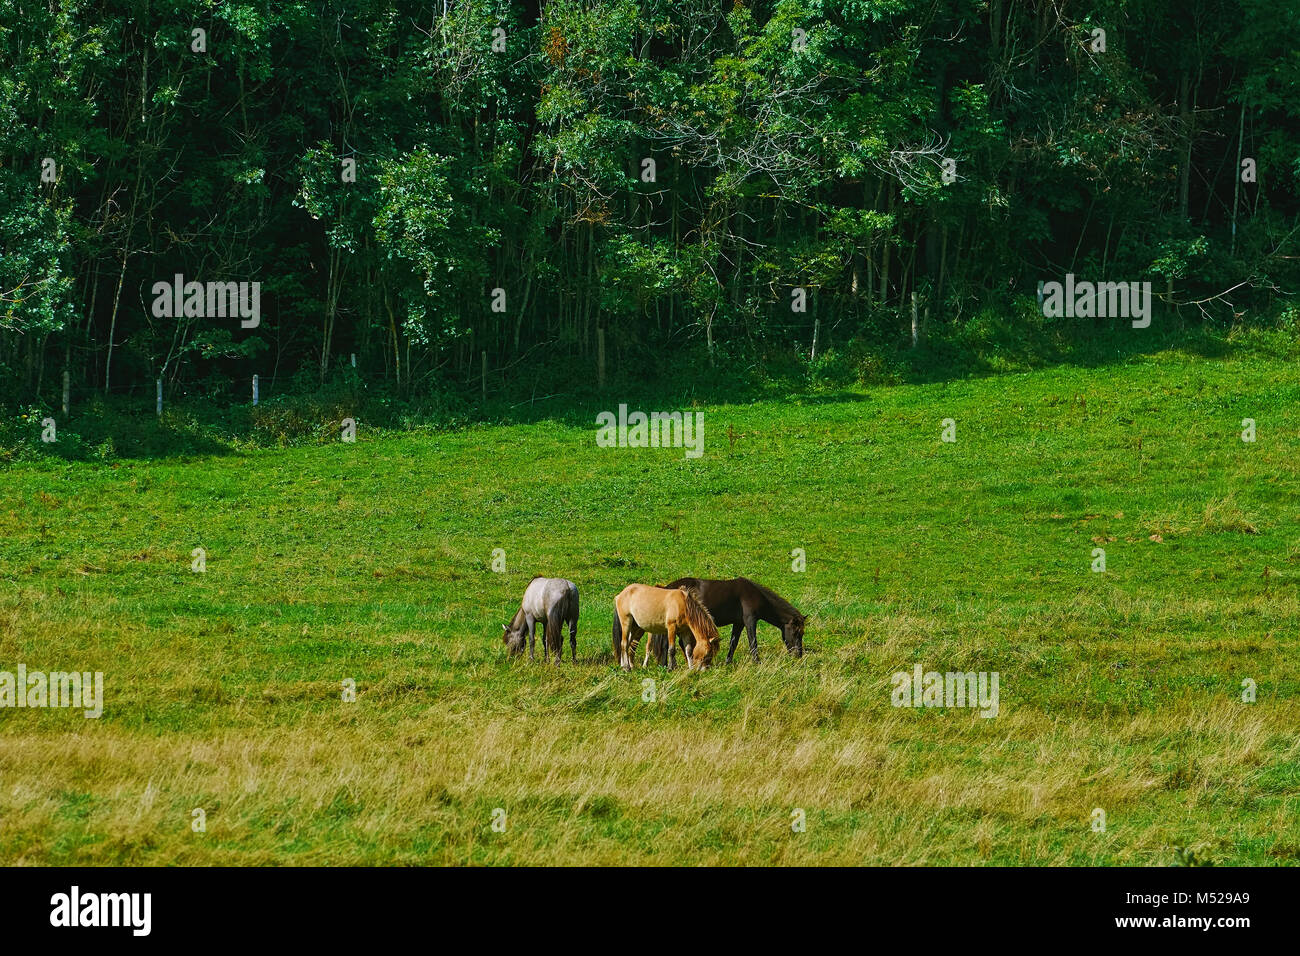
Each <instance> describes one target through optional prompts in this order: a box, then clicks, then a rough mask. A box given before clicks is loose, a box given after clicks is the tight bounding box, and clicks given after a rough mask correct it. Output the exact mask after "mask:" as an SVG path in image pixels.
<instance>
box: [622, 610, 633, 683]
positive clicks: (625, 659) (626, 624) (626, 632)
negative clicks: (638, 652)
mask: <svg viewBox="0 0 1300 956" xmlns="http://www.w3.org/2000/svg"><path fill="white" fill-rule="evenodd" d="M618 619H619V623H620V624H621V625H622V626H623V640H622V643H621V644H620V646H619V649H618V650H619V653H618V666H619V667H621V668H623V670H625V671H630V670H631V669H632V654H631V652H630V650H629V649H630V648H631V647H633V646H634V645H633V643H632V628H633V627H635V626H636V625H635V624H633V623H632V615H631V614H620V615H619V616H618Z"/></svg>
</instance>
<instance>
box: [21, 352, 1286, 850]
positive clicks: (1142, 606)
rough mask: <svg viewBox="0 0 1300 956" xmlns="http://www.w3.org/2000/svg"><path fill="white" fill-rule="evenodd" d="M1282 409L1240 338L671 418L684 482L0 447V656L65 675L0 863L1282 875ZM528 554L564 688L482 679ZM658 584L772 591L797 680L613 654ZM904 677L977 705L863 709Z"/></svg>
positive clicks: (634, 471) (597, 464)
mask: <svg viewBox="0 0 1300 956" xmlns="http://www.w3.org/2000/svg"><path fill="white" fill-rule="evenodd" d="M618 401H619V399H618V398H617V397H613V398H611V400H610V402H609V403H608V404H607V405H605V406H604V407H607V408H616V407H617V403H618ZM634 407H636V406H634ZM652 407H656V406H649V407H647V408H646V410H650V408H652ZM657 407H661V408H664V409H665V410H667V409H671V408H673V407H680V406H673V405H664V406H657ZM1297 409H1300V374H1297V371H1296V366H1295V362H1294V358H1293V357H1292V356H1289V355H1287V354H1277V353H1270V352H1269V351H1268V350H1265V349H1259V348H1244V347H1243V348H1230V349H1228V350H1226V354H1224V355H1222V356H1218V357H1215V358H1212V359H1211V358H1204V357H1198V356H1193V355H1188V354H1184V353H1181V352H1164V353H1161V354H1158V355H1152V356H1135V357H1132V358H1130V359H1128V360H1124V361H1117V362H1116V363H1114V364H1110V365H1104V366H1099V367H1086V368H1085V367H1076V366H1061V367H1058V368H1054V369H1050V370H1040V371H1032V372H1024V373H1020V374H1010V375H1003V376H999V377H994V378H981V379H969V380H961V381H954V382H946V383H934V384H913V385H901V386H895V387H881V388H872V389H866V390H863V391H860V392H853V393H825V394H811V395H808V396H806V397H804V398H802V399H792V400H789V401H781V402H778V401H760V402H755V403H752V404H744V405H730V406H713V405H710V406H705V407H703V408H702V410H703V411H704V413H705V415H704V419H705V451H704V455H703V457H701V458H699V459H698V460H691V461H688V460H685V459H684V457H683V455H682V453H681V451H680V450H664V449H644V450H643V449H607V448H598V447H596V445H595V427H594V424H592V422H593V421H594V414H595V412H596V411H598V410H599V409H598V408H593V409H591V413H590V414H588V413H587V412H586V411H585V410H584V411H583V412H581V413H577V412H570V413H566V414H565V415H564V416H562V417H558V418H557V419H556V420H553V421H547V420H543V421H538V422H531V423H528V424H515V425H497V426H491V427H486V426H485V427H475V428H469V429H464V430H459V431H454V432H439V431H433V430H429V431H423V432H421V431H416V432H408V433H400V434H399V433H387V434H375V433H373V432H371V431H369V430H368V429H367V427H366V425H365V423H364V422H362V423H361V426H360V429H359V433H358V440H357V442H356V443H355V444H344V443H331V444H324V445H320V446H316V447H305V448H288V449H281V450H233V449H232V450H231V451H230V452H229V453H227V454H217V455H211V456H206V457H196V458H187V459H178V458H157V459H148V460H146V459H136V460H126V461H120V462H116V463H111V464H105V463H92V462H77V463H65V462H61V461H56V460H46V461H42V462H37V463H26V464H20V465H14V466H12V467H9V468H7V469H6V470H5V472H4V473H3V474H0V479H2V484H0V488H2V490H0V670H9V671H13V670H14V669H15V668H16V666H17V664H19V663H24V664H25V665H26V667H27V668H28V669H29V670H35V669H43V670H47V671H49V670H60V669H74V668H75V669H78V670H86V671H96V670H98V671H103V672H104V681H105V692H104V713H103V716H102V717H101V718H100V719H98V720H87V719H85V718H83V717H82V716H81V715H80V712H79V711H77V712H72V711H67V710H52V709H49V710H13V709H6V710H0V862H4V863H8V864H129V863H153V864H216V863H221V864H271V863H278V864H293V863H299V864H381V863H382V864H389V863H410V864H422V863H431V864H548V863H558V864H573V863H655V864H721V863H744V864H809V863H837V864H860V863H866V864H983V863H989V864H1016V863H1039V864H1141V865H1144V864H1167V863H1174V862H1184V863H1214V864H1219V865H1229V864H1265V865H1276V864H1290V865H1295V864H1296V863H1297V862H1300V595H1298V591H1297V582H1300V493H1298V492H1300V480H1298V478H1300V476H1298V474H1297V472H1298V471H1300V421H1298V420H1297ZM946 418H952V419H954V420H955V422H956V437H957V441H956V442H955V443H944V442H941V441H940V433H941V424H940V423H941V421H942V420H943V419H946ZM1244 418H1253V419H1255V420H1256V422H1257V428H1258V439H1257V441H1255V442H1254V443H1247V442H1244V441H1243V440H1242V437H1241V432H1242V420H1243V419H1244ZM196 547H203V548H204V549H206V552H207V570H206V572H205V573H202V574H199V573H193V572H192V571H191V569H190V563H191V557H190V556H191V552H192V550H193V549H194V548H196ZM1096 547H1103V548H1104V549H1105V551H1106V564H1107V567H1106V571H1105V572H1104V573H1094V572H1093V571H1091V569H1090V566H1091V564H1092V561H1093V556H1092V552H1093V549H1094V548H1096ZM496 548H501V549H504V551H505V554H506V568H507V569H506V571H505V573H495V572H493V571H492V570H491V568H490V563H491V559H492V553H493V549H496ZM797 548H801V549H804V551H805V552H806V555H807V569H806V571H804V572H802V573H799V572H795V571H793V570H792V559H791V552H792V551H793V550H794V549H797ZM534 574H547V575H556V576H565V577H570V578H572V579H573V580H575V581H576V582H577V583H578V586H579V589H580V591H581V596H582V622H581V625H580V627H579V632H578V644H579V654H580V658H581V659H580V661H579V663H578V665H577V666H575V665H573V664H571V663H569V662H568V661H567V660H566V662H565V663H564V665H563V666H562V667H559V668H556V667H554V666H548V665H545V664H542V663H540V662H538V663H532V664H530V663H529V662H528V661H527V660H526V659H522V660H507V659H506V658H505V655H504V652H503V649H502V646H501V643H500V633H501V625H502V624H503V623H504V622H505V621H506V620H508V618H509V616H510V614H511V613H513V611H514V609H515V608H516V607H517V605H518V600H519V597H520V595H521V594H522V592H523V589H524V586H525V584H526V583H527V581H528V580H529V578H530V577H531V576H533V575H534ZM687 574H692V575H698V576H704V577H730V576H735V575H745V576H748V577H752V578H755V579H757V580H759V581H761V582H764V583H766V584H767V585H769V586H770V587H772V588H773V589H775V590H776V591H778V592H779V593H781V594H783V595H785V596H786V597H788V598H790V599H791V600H792V601H793V602H794V603H795V604H797V605H798V606H799V608H800V609H801V610H803V611H804V612H805V613H807V614H808V615H810V621H809V625H808V634H807V638H806V649H807V653H806V654H805V656H804V658H803V659H802V660H795V659H792V658H789V657H787V656H786V654H785V652H784V649H783V647H782V645H781V642H780V639H779V636H778V634H777V632H776V630H775V629H773V628H770V627H768V626H766V625H760V628H759V642H760V650H761V651H762V654H763V658H762V662H761V663H760V664H759V665H754V664H753V663H751V662H750V661H749V659H748V655H747V653H746V651H745V643H744V641H743V639H742V643H741V649H740V650H739V651H738V653H737V656H736V662H735V663H734V664H733V665H731V666H730V667H728V666H725V665H721V666H717V667H714V668H712V669H710V670H708V671H706V672H703V673H688V672H686V671H685V670H684V669H679V670H677V671H674V672H672V673H669V672H667V671H664V670H662V669H658V668H654V669H651V670H648V671H644V672H643V671H641V670H640V668H639V667H638V669H637V670H636V672H634V673H632V674H625V673H623V672H621V671H619V670H618V669H617V668H616V667H615V666H614V664H613V661H612V657H611V653H610V650H609V648H610V623H611V603H612V599H613V596H614V595H615V594H616V593H617V592H618V591H619V590H620V589H621V588H622V587H623V586H624V585H625V584H627V583H629V582H632V581H641V582H646V583H662V582H663V581H666V580H669V579H671V578H674V577H677V576H681V575H687ZM728 630H729V629H724V635H725V634H726V632H727V631H728ZM918 662H919V663H921V664H922V665H924V667H925V668H926V669H927V670H937V671H953V670H960V671H969V670H974V671H996V672H998V673H999V675H1000V697H1001V700H1000V711H999V713H998V715H997V716H996V717H995V718H992V719H985V718H981V717H980V716H979V715H978V713H977V712H975V711H974V710H970V709H959V708H952V709H934V708H929V709H904V708H895V707H894V706H892V705H891V692H892V684H891V676H892V675H893V674H894V673H895V672H898V671H910V670H911V669H912V667H913V665H914V664H915V663H918ZM637 663H638V665H639V664H640V661H639V660H638V662H637ZM646 677H651V678H653V679H654V680H655V681H656V690H657V694H656V700H655V701H654V702H653V703H651V702H646V701H645V700H643V683H642V682H643V680H644V679H645V678H646ZM1247 678H1249V679H1251V680H1253V681H1255V682H1256V685H1257V699H1256V701H1255V702H1254V703H1247V702H1243V700H1242V682H1243V680H1245V679H1247ZM345 679H352V680H355V682H356V687H357V695H356V700H355V702H344V701H343V700H342V699H341V698H342V691H341V688H342V682H343V681H344V680H345ZM196 808H201V809H202V810H203V811H204V813H205V819H206V831H205V832H195V831H194V829H193V828H192V826H191V820H192V812H193V811H194V810H195V809H196ZM498 808H499V809H501V810H503V811H504V812H505V826H504V832H497V831H496V830H494V829H493V826H492V824H493V817H494V811H495V810H497V809H498ZM1096 808H1100V809H1102V810H1104V812H1105V823H1106V826H1105V830H1104V832H1097V831H1095V830H1094V827H1093V825H1092V820H1093V817H1092V814H1093V811H1094V809H1096ZM796 810H802V811H803V814H804V818H805V819H806V828H805V829H804V831H803V832H795V831H794V830H793V829H792V826H791V824H792V820H793V819H795V817H794V816H793V814H794V812H795V811H796ZM498 819H499V816H498Z"/></svg>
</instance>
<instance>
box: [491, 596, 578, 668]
mask: <svg viewBox="0 0 1300 956" xmlns="http://www.w3.org/2000/svg"><path fill="white" fill-rule="evenodd" d="M538 623H541V624H542V627H543V631H542V657H543V658H545V659H547V660H549V659H550V652H551V651H554V652H555V663H557V664H559V663H560V662H561V661H563V660H564V625H565V624H568V625H569V649H570V650H571V651H572V652H573V660H574V661H575V662H576V661H577V660H578V586H577V585H576V584H574V583H573V582H572V581H568V580H566V579H564V578H543V577H536V578H533V579H532V581H530V582H528V588H527V590H525V591H524V599H523V601H522V602H520V605H519V610H518V611H516V612H515V616H514V619H513V620H512V621H511V622H510V623H509V624H503V625H501V626H502V628H504V630H505V633H504V634H502V635H501V640H502V641H503V642H504V643H505V645H506V650H508V651H509V652H510V656H511V657H514V656H515V655H516V654H522V653H523V650H524V643H525V642H527V644H528V659H529V660H530V661H535V660H537V657H536V656H535V655H534V654H533V642H534V633H535V631H536V628H537V625H538Z"/></svg>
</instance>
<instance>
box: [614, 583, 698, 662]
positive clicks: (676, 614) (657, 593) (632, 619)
mask: <svg viewBox="0 0 1300 956" xmlns="http://www.w3.org/2000/svg"><path fill="white" fill-rule="evenodd" d="M681 628H685V629H686V630H688V631H690V633H691V634H692V635H694V637H695V648H694V651H693V653H692V654H691V655H690V656H689V657H687V658H686V666H687V668H688V669H698V670H703V669H704V668H706V667H708V666H709V662H710V661H711V660H713V655H714V654H716V653H717V651H718V642H719V640H720V638H719V637H718V628H717V625H715V624H714V623H713V618H711V617H710V616H709V611H708V608H706V607H705V606H704V605H703V604H701V603H700V599H699V597H698V595H696V594H694V593H692V592H691V591H688V590H686V589H685V588H654V587H650V586H649V585H648V584H629V585H628V586H627V587H625V588H624V589H623V590H622V591H620V592H619V594H618V597H616V598H614V637H615V638H616V645H617V647H618V651H619V657H618V662H619V665H620V666H621V667H622V668H623V669H624V670H629V671H630V670H631V669H632V655H633V654H635V653H636V645H637V643H638V642H639V641H640V640H641V635H642V634H644V633H646V632H649V633H651V634H666V635H667V636H668V667H669V668H670V669H671V668H672V667H673V665H674V663H675V659H676V640H677V631H678V630H679V629H681ZM620 632H621V634H620ZM649 661H650V642H649V641H646V659H645V660H644V661H642V662H641V666H642V667H645V666H646V664H648V663H649Z"/></svg>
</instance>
